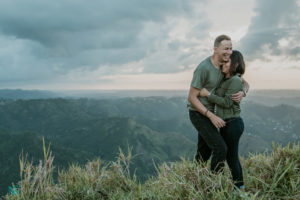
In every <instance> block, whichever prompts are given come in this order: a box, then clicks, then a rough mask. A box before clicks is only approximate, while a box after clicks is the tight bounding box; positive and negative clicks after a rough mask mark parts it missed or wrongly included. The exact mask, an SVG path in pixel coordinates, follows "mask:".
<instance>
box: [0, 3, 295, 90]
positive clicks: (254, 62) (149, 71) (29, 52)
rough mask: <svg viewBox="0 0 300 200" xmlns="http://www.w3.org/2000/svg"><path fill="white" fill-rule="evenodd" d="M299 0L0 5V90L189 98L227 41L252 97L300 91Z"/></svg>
mask: <svg viewBox="0 0 300 200" xmlns="http://www.w3.org/2000/svg"><path fill="white" fill-rule="evenodd" d="M299 7H300V1H299V0H285V1H283V0H227V1H224V0H210V1H208V0H142V1H141V0H127V1H126V0H98V1H97V0H52V1H46V0H45V1H36V0H3V1H0V69H1V73H0V88H2V89H4V88H11V89H14V88H21V89H47V90H48V89H50V90H55V89H60V90H64V89H188V88H189V85H190V81H191V78H192V73H193V70H194V69H195V67H196V66H197V65H198V64H199V62H201V60H203V59H205V58H206V57H207V56H209V55H211V54H212V47H213V41H214V38H215V37H216V36H218V35H219V34H228V35H229V36H231V38H232V41H233V48H234V49H238V50H240V51H241V52H242V53H243V54H244V56H245V59H246V64H247V71H246V74H245V79H247V80H248V82H249V83H250V85H251V87H252V88H254V89H263V88H272V89H282V88H290V89H300V78H299V75H300V42H299V41H300V8H299Z"/></svg>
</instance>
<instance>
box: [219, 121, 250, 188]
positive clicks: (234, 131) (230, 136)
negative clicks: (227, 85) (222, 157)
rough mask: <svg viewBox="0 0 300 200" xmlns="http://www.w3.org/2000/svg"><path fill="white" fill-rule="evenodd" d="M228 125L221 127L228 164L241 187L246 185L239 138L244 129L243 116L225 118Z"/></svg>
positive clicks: (234, 179) (237, 184)
mask: <svg viewBox="0 0 300 200" xmlns="http://www.w3.org/2000/svg"><path fill="white" fill-rule="evenodd" d="M225 121H226V126H225V127H223V128H221V129H220V133H221V136H222V137H223V139H224V141H225V143H226V145H227V158H226V161H227V164H228V166H229V169H230V171H231V174H232V179H233V181H234V183H235V185H236V186H237V187H238V188H239V187H240V186H242V185H244V182H243V171H242V167H241V163H240V160H239V153H238V152H239V140H240V137H241V135H242V133H243V131H244V122H243V120H242V118H240V117H239V118H234V119H229V120H225Z"/></svg>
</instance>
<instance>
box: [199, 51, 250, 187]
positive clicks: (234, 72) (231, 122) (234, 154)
mask: <svg viewBox="0 0 300 200" xmlns="http://www.w3.org/2000/svg"><path fill="white" fill-rule="evenodd" d="M222 72H223V74H224V79H223V80H222V82H221V83H220V85H219V86H218V87H217V88H216V89H215V91H213V92H212V93H210V92H209V91H208V90H206V89H205V88H203V89H202V90H201V91H200V96H202V97H207V99H208V100H209V101H210V102H212V103H215V106H216V107H215V108H216V114H217V115H218V116H219V117H221V118H222V119H223V120H224V121H225V122H226V126H225V127H223V128H221V129H220V134H221V135H222V137H223V139H224V141H225V143H226V145H227V148H228V150H227V157H226V161H227V163H228V166H229V168H230V171H231V174H232V178H233V181H234V184H235V185H236V187H238V188H239V189H240V190H242V191H245V186H244V181H243V171H242V167H241V164H240V161H239V156H238V147H239V139H240V137H241V135H242V133H243V131H244V122H243V120H242V118H241V117H240V112H241V109H240V103H236V102H234V101H232V99H231V95H232V94H235V93H237V92H238V91H241V90H243V84H242V80H241V75H242V74H244V72H245V62H244V59H243V55H242V54H241V53H240V52H239V51H235V50H234V51H233V52H232V54H231V56H230V60H229V61H228V62H227V63H225V64H224V65H223V66H222Z"/></svg>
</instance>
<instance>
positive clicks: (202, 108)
mask: <svg viewBox="0 0 300 200" xmlns="http://www.w3.org/2000/svg"><path fill="white" fill-rule="evenodd" d="M188 100H189V102H190V103H191V104H192V106H193V107H194V108H195V109H196V110H197V111H198V112H199V113H201V114H202V115H206V114H207V108H206V107H205V106H204V105H203V104H202V103H201V102H200V101H199V99H198V98H197V97H189V99H188Z"/></svg>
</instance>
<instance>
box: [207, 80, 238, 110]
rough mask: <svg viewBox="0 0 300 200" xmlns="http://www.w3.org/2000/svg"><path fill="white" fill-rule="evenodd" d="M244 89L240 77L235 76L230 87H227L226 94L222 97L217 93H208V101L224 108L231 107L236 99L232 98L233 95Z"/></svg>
mask: <svg viewBox="0 0 300 200" xmlns="http://www.w3.org/2000/svg"><path fill="white" fill-rule="evenodd" d="M242 89H243V84H242V81H241V80H240V79H237V78H234V79H232V80H231V83H230V85H229V86H228V88H225V90H226V92H225V96H224V97H220V96H217V95H215V94H210V95H208V101H209V102H212V103H215V104H217V105H218V106H220V107H223V108H229V107H231V106H232V104H233V103H234V101H233V100H232V97H231V95H232V94H235V93H237V92H238V91H241V90H242Z"/></svg>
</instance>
